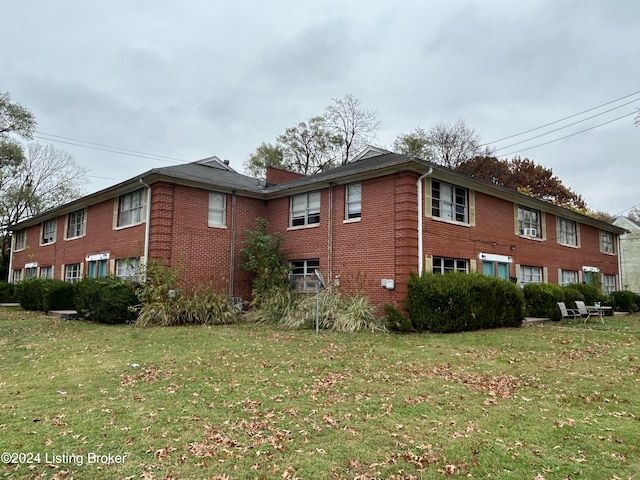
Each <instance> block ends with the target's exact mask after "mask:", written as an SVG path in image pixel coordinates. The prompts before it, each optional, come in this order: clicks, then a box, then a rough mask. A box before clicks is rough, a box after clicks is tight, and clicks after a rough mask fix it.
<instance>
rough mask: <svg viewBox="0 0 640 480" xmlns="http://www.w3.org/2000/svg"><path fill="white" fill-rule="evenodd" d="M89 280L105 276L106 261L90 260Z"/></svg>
mask: <svg viewBox="0 0 640 480" xmlns="http://www.w3.org/2000/svg"><path fill="white" fill-rule="evenodd" d="M87 276H88V277H89V278H99V277H100V278H101V277H106V276H107V261H106V260H91V261H89V274H88V275H87Z"/></svg>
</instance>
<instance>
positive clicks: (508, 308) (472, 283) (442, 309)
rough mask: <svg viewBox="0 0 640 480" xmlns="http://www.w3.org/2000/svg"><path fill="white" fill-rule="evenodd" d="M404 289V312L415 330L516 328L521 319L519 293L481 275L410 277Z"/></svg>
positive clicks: (455, 274) (452, 274) (413, 275)
mask: <svg viewBox="0 0 640 480" xmlns="http://www.w3.org/2000/svg"><path fill="white" fill-rule="evenodd" d="M408 288H409V293H408V295H407V309H408V310H409V316H410V318H411V323H412V326H413V328H415V329H416V330H430V331H433V332H460V331H465V330H477V329H482V328H497V327H517V326H520V325H521V324H522V320H523V318H524V296H523V294H522V291H521V289H520V288H518V287H517V286H516V285H514V284H512V283H511V282H507V281H505V280H501V279H497V278H493V277H488V276H485V275H482V274H470V275H466V274H460V273H450V274H446V275H439V274H434V273H424V274H423V275H421V276H418V275H416V274H412V275H411V277H410V278H409V282H408Z"/></svg>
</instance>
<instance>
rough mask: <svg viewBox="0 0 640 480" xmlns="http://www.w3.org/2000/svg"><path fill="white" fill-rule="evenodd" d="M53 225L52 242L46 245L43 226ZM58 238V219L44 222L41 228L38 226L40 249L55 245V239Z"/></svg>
mask: <svg viewBox="0 0 640 480" xmlns="http://www.w3.org/2000/svg"><path fill="white" fill-rule="evenodd" d="M50 222H52V223H53V240H52V241H50V242H47V243H44V242H43V240H44V228H45V225H46V224H47V223H50ZM57 236H58V218H57V217H56V218H50V219H49V220H45V221H44V222H42V224H41V226H40V246H41V247H46V246H47V245H53V244H54V243H56V238H57Z"/></svg>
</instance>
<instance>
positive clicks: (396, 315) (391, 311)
mask: <svg viewBox="0 0 640 480" xmlns="http://www.w3.org/2000/svg"><path fill="white" fill-rule="evenodd" d="M384 319H385V323H386V325H387V328H388V329H389V330H393V331H396V332H411V331H413V326H412V325H411V319H410V318H409V317H407V316H406V315H405V314H404V313H402V312H401V311H400V310H398V309H397V308H396V307H394V306H393V305H391V304H390V303H385V304H384Z"/></svg>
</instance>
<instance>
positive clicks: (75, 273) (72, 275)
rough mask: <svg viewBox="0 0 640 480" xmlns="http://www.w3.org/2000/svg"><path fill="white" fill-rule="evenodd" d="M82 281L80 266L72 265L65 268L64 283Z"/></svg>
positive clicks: (77, 264)
mask: <svg viewBox="0 0 640 480" xmlns="http://www.w3.org/2000/svg"><path fill="white" fill-rule="evenodd" d="M79 280H80V264H79V263H71V264H69V265H65V266H64V281H65V282H69V283H76V282H77V281H79Z"/></svg>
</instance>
